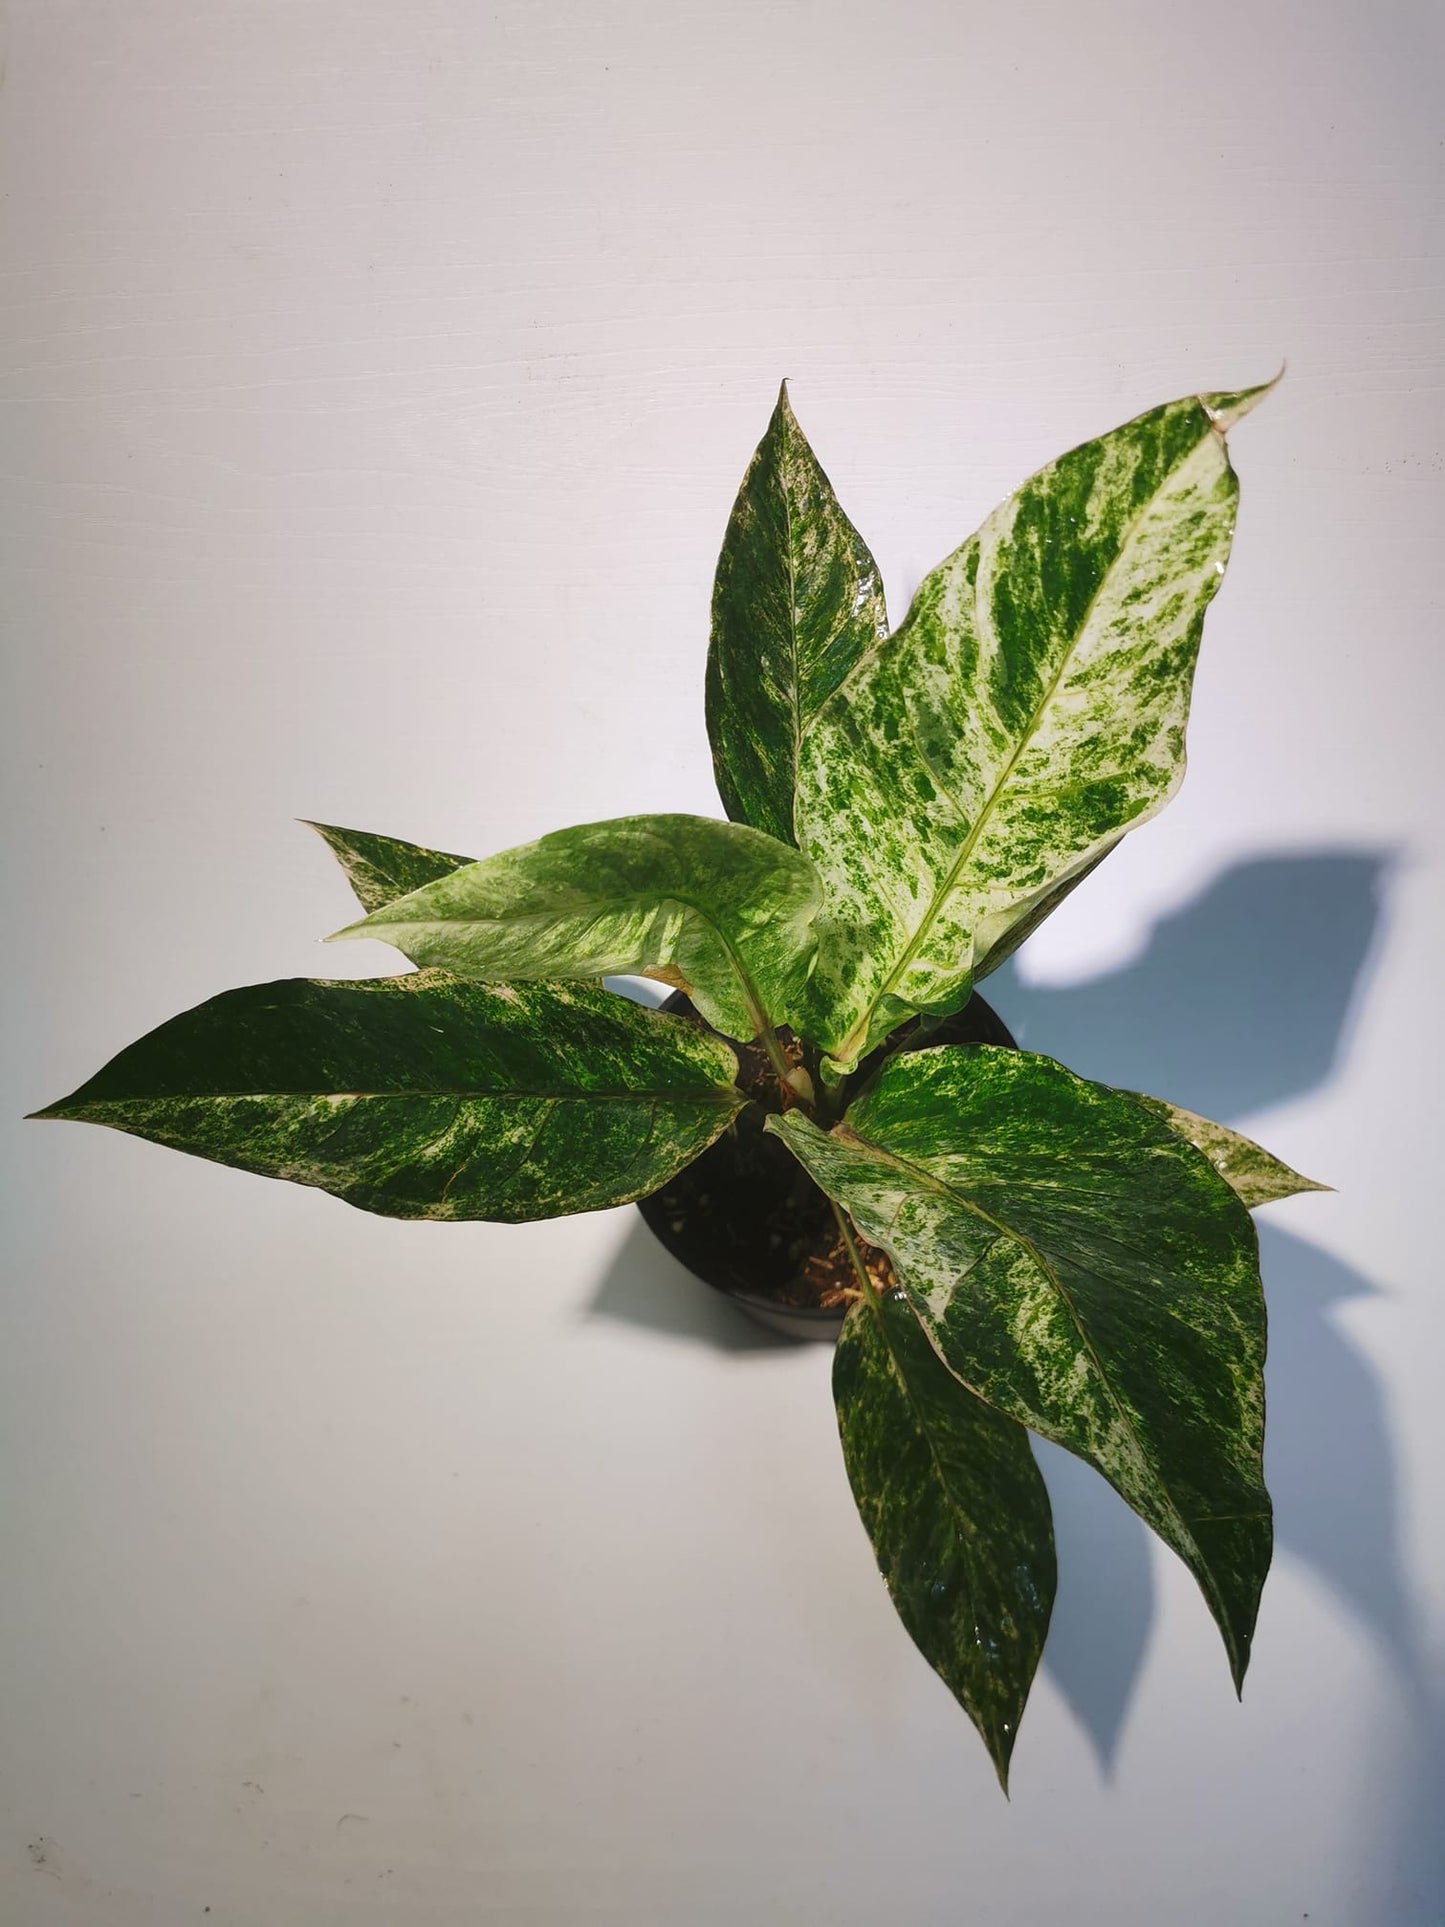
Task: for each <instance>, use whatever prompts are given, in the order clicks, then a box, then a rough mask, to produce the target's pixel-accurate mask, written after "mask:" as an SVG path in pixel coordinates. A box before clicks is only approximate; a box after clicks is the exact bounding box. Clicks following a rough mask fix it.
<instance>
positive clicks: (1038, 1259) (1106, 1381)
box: [833, 1123, 1232, 1620]
mask: <svg viewBox="0 0 1445 1927" xmlns="http://www.w3.org/2000/svg"><path fill="white" fill-rule="evenodd" d="M833 1135H834V1136H835V1137H838V1138H839V1139H841V1140H842V1141H843V1142H844V1143H851V1144H854V1145H856V1146H857V1147H858V1148H859V1149H860V1150H864V1151H868V1152H870V1153H871V1154H872V1155H874V1156H875V1157H879V1158H881V1159H882V1160H883V1161H884V1162H885V1163H888V1164H892V1165H894V1166H896V1167H897V1168H898V1169H899V1170H900V1171H904V1172H906V1173H907V1174H908V1175H909V1177H910V1178H913V1179H916V1180H918V1181H920V1182H921V1183H922V1184H923V1185H924V1186H925V1187H926V1188H928V1189H930V1190H933V1191H937V1192H940V1193H942V1195H943V1196H945V1197H946V1198H948V1199H949V1200H950V1202H952V1203H955V1204H959V1205H962V1206H963V1208H964V1209H965V1210H967V1211H971V1212H972V1213H973V1214H974V1216H975V1217H977V1218H980V1219H982V1221H983V1222H984V1223H985V1224H987V1225H989V1226H990V1227H991V1228H992V1229H993V1230H994V1231H995V1232H996V1233H997V1234H998V1236H999V1237H1002V1238H1007V1239H1008V1240H1009V1241H1010V1242H1011V1243H1013V1244H1016V1245H1020V1246H1021V1247H1022V1248H1023V1249H1024V1250H1025V1251H1027V1252H1028V1254H1029V1256H1030V1257H1031V1258H1032V1259H1033V1260H1034V1262H1035V1263H1036V1264H1037V1265H1038V1266H1039V1269H1040V1270H1041V1271H1042V1272H1043V1274H1044V1276H1045V1278H1047V1279H1048V1281H1049V1283H1050V1284H1051V1285H1052V1286H1053V1288H1054V1290H1055V1291H1056V1292H1057V1294H1058V1296H1059V1299H1060V1301H1061V1302H1062V1304H1063V1306H1064V1309H1065V1310H1066V1311H1067V1313H1068V1315H1069V1320H1070V1322H1071V1324H1072V1325H1073V1327H1074V1330H1075V1331H1076V1332H1077V1334H1078V1338H1079V1342H1080V1344H1081V1345H1082V1346H1083V1348H1084V1350H1085V1352H1086V1353H1087V1354H1088V1357H1089V1360H1090V1362H1091V1363H1092V1365H1093V1367H1094V1369H1095V1371H1096V1373H1097V1374H1098V1378H1099V1382H1100V1384H1101V1385H1102V1387H1103V1389H1104V1392H1105V1395H1106V1397H1107V1398H1108V1401H1109V1404H1110V1405H1111V1407H1112V1408H1113V1409H1114V1411H1115V1412H1116V1414H1117V1415H1118V1417H1119V1418H1120V1420H1121V1421H1122V1423H1123V1425H1124V1428H1125V1430H1126V1432H1127V1433H1128V1436H1129V1440H1130V1442H1131V1444H1132V1445H1133V1447H1134V1450H1135V1452H1136V1453H1137V1454H1138V1456H1139V1459H1140V1461H1141V1462H1142V1463H1143V1465H1144V1466H1145V1467H1146V1468H1147V1469H1148V1470H1149V1472H1150V1473H1151V1474H1152V1476H1153V1477H1154V1479H1155V1480H1156V1481H1157V1482H1158V1487H1159V1490H1160V1492H1161V1493H1162V1494H1163V1495H1164V1497H1165V1499H1166V1500H1167V1501H1168V1504H1169V1510H1170V1511H1171V1513H1172V1514H1173V1515H1174V1517H1175V1519H1176V1520H1177V1521H1178V1523H1179V1527H1180V1530H1181V1532H1182V1534H1183V1536H1184V1537H1185V1538H1186V1539H1187V1540H1188V1542H1189V1544H1190V1545H1191V1546H1192V1547H1193V1548H1194V1551H1195V1554H1196V1556H1197V1557H1198V1558H1199V1559H1200V1562H1201V1566H1202V1567H1203V1570H1204V1571H1205V1572H1208V1570H1209V1568H1208V1567H1207V1566H1206V1565H1204V1563H1203V1553H1202V1551H1201V1549H1200V1547H1199V1545H1198V1543H1197V1541H1196V1540H1195V1538H1194V1534H1193V1533H1192V1532H1191V1531H1190V1529H1189V1525H1190V1521H1189V1517H1188V1516H1187V1515H1186V1514H1185V1513H1183V1512H1181V1511H1180V1509H1179V1504H1178V1502H1177V1500H1176V1499H1175V1497H1174V1494H1173V1492H1172V1491H1171V1490H1170V1487H1169V1484H1168V1482H1167V1481H1166V1480H1165V1478H1164V1475H1163V1473H1162V1472H1161V1471H1160V1470H1159V1467H1158V1466H1157V1464H1156V1463H1155V1461H1154V1457H1153V1454H1152V1453H1151V1452H1150V1451H1149V1450H1148V1449H1147V1447H1146V1446H1145V1443H1144V1441H1143V1440H1142V1439H1141V1438H1140V1437H1139V1434H1138V1431H1137V1429H1136V1427H1135V1424H1134V1420H1133V1416H1132V1414H1131V1413H1130V1411H1129V1409H1128V1407H1127V1406H1126V1405H1125V1404H1124V1403H1123V1402H1122V1400H1121V1399H1120V1397H1119V1394H1118V1393H1117V1392H1116V1391H1115V1389H1114V1386H1113V1383H1112V1381H1111V1379H1110V1377H1109V1374H1108V1373H1107V1372H1106V1371H1105V1369H1104V1366H1103V1362H1102V1360H1101V1359H1100V1357H1099V1354H1098V1352H1097V1351H1096V1349H1095V1347H1094V1343H1093V1340H1092V1339H1091V1338H1090V1336H1089V1333H1088V1331H1087V1329H1086V1328H1085V1326H1084V1324H1083V1322H1082V1320H1081V1318H1080V1316H1079V1312H1078V1309H1077V1307H1076V1306H1075V1304H1074V1301H1073V1299H1072V1298H1071V1297H1070V1295H1069V1292H1068V1289H1067V1287H1066V1286H1065V1285H1064V1283H1063V1281H1062V1279H1061V1278H1060V1277H1059V1275H1058V1272H1057V1271H1056V1269H1055V1268H1054V1266H1053V1264H1052V1263H1051V1262H1050V1261H1049V1259H1048V1258H1046V1257H1045V1256H1044V1253H1043V1252H1042V1251H1041V1250H1040V1249H1039V1247H1038V1246H1037V1245H1036V1244H1035V1243H1034V1241H1033V1240H1032V1239H1031V1238H1029V1237H1027V1236H1026V1235H1025V1234H1024V1233H1023V1232H1020V1231H1016V1230H1014V1229H1012V1228H1011V1227H1010V1226H1009V1225H1007V1224H1004V1223H1002V1222H1001V1221H1000V1220H999V1219H998V1218H995V1217H994V1216H993V1215H992V1214H991V1213H990V1212H987V1211H985V1210H984V1209H983V1207H982V1206H981V1205H979V1204H976V1203H975V1202H974V1201H973V1199H972V1198H970V1197H968V1196H967V1195H966V1194H965V1193H963V1192H961V1191H956V1190H955V1189H954V1188H953V1186H952V1185H951V1184H949V1183H947V1182H946V1181H945V1180H944V1179H942V1178H939V1177H936V1176H935V1175H934V1173H933V1172H931V1171H930V1170H928V1169H927V1167H926V1166H924V1165H919V1164H914V1163H913V1162H911V1160H910V1159H908V1158H904V1157H900V1156H898V1154H897V1153H896V1152H894V1151H889V1150H887V1149H886V1148H885V1147H884V1146H883V1145H881V1144H878V1143H877V1142H876V1141H875V1140H874V1139H872V1138H864V1137H860V1136H859V1135H858V1134H857V1132H856V1131H852V1130H850V1129H849V1128H848V1126H847V1124H846V1123H844V1124H840V1125H838V1126H836V1127H835V1129H834V1132H833ZM924 1329H925V1330H927V1327H926V1326H925V1327H924ZM930 1342H931V1341H930ZM936 1349H937V1347H936V1346H935V1350H936ZM940 1356H942V1354H941V1353H940ZM944 1363H945V1364H947V1363H948V1361H947V1360H946V1359H945V1360H944ZM950 1369H952V1368H951V1367H950ZM969 1390H970V1391H973V1390H974V1388H973V1387H972V1386H970V1387H969ZM975 1396H976V1397H982V1396H983V1395H982V1393H978V1392H975ZM1009 1416H1012V1415H1011V1414H1010V1415H1009ZM1201 1522H1202V1521H1201ZM1210 1589H1211V1591H1214V1588H1213V1582H1212V1579H1211V1581H1210ZM1215 1596H1216V1597H1218V1594H1217V1592H1216V1593H1215ZM1223 1603H1224V1602H1223V1600H1222V1599H1221V1600H1220V1604H1221V1606H1222V1605H1223ZM1226 1617H1227V1618H1230V1619H1231V1620H1232V1615H1228V1614H1226Z"/></svg>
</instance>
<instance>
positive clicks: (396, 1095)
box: [40, 972, 743, 1222]
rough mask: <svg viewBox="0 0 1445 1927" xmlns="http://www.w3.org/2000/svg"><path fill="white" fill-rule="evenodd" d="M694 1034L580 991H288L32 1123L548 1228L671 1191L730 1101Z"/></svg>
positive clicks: (219, 1013) (439, 987)
mask: <svg viewBox="0 0 1445 1927" xmlns="http://www.w3.org/2000/svg"><path fill="white" fill-rule="evenodd" d="M736 1070H737V1063H736V1059H735V1058H734V1057H733V1054H732V1052H731V1051H730V1050H729V1049H728V1048H727V1046H726V1045H725V1044H723V1043H722V1042H721V1041H720V1040H718V1039H717V1038H713V1037H709V1036H708V1035H707V1034H706V1033H705V1032H704V1031H702V1030H701V1029H700V1028H699V1027H698V1026H697V1025H696V1024H691V1023H687V1022H685V1021H683V1020H682V1019H680V1018H673V1017H664V1016H661V1015H660V1014H658V1013H657V1012H653V1011H645V1010H642V1009H641V1008H640V1007H639V1006H637V1005H635V1004H630V1003H628V1002H626V1001H625V1000H624V999H623V998H620V997H614V996H612V995H611V994H610V993H609V992H607V991H604V990H597V989H592V988H589V987H584V986H581V985H576V986H572V985H560V984H528V985H521V986H517V987H515V988H513V987H509V986H507V985H496V986H490V985H484V984H473V983H459V982H457V981H456V980H454V979H452V978H449V977H445V976H442V975H441V974H440V973H435V972H422V973H420V974H418V975H411V974H407V975H405V976H401V977H384V978H380V979H377V980H374V981H371V982H357V983H323V982H313V981H310V980H308V979H304V978H299V979H290V980H287V981H283V982H280V983H273V984H255V985H252V986H250V987H248V988H246V989H244V990H231V991H227V992H225V993H224V995H222V996H220V997H213V998H212V999H211V1000H210V1001H209V1002H208V1003H204V1004H201V1005H198V1006H197V1008H196V1009H194V1010H189V1011H186V1012H185V1013H184V1015H182V1016H180V1017H174V1018H172V1019H171V1021H170V1022H169V1023H166V1024H162V1025H161V1026H160V1028H159V1029H157V1030H153V1031H151V1032H150V1034H149V1035H148V1036H146V1037H142V1038H141V1039H140V1040H139V1042H138V1043H135V1044H132V1045H131V1046H130V1048H129V1049H128V1050H123V1051H122V1052H121V1053H120V1054H119V1056H117V1057H114V1058H112V1059H111V1061H110V1063H108V1064H107V1065H106V1066H105V1068H104V1069H103V1070H102V1071H100V1072H98V1073H97V1074H96V1076H94V1077H93V1078H91V1080H90V1081H89V1083H87V1084H83V1085H82V1086H81V1088H80V1089H79V1090H78V1091H76V1092H75V1093H74V1095H73V1096H71V1097H68V1098H65V1099H63V1100H62V1101H61V1102H60V1103H59V1104H55V1105H52V1106H51V1107H50V1109H49V1110H47V1111H43V1112H41V1113H40V1115H41V1116H43V1117H61V1118H78V1119H82V1120H84V1121H86V1122H88V1123H92V1124H109V1125H113V1126H114V1127H115V1128H116V1129H117V1130H121V1131H130V1132H133V1133H134V1134H135V1135H136V1136H138V1137H145V1138H151V1139H153V1140H154V1141H155V1142H156V1143H158V1144H166V1145H169V1146H171V1148H172V1149H174V1150H177V1151H190V1152H193V1153H194V1154H195V1155H196V1156H198V1157H204V1158H211V1159H214V1160H215V1161H216V1162H217V1163H220V1164H230V1165H236V1166H238V1167H239V1168H240V1169H241V1170H243V1171H255V1172H259V1173H261V1174H262V1175H264V1176H266V1177H273V1178H289V1179H290V1180H291V1181H292V1182H293V1183H295V1184H311V1185H319V1186H320V1187H321V1189H322V1190H325V1191H330V1192H333V1193H334V1194H335V1195H336V1196H337V1197H340V1198H344V1199H345V1200H346V1202H347V1203H348V1204H354V1205H359V1206H360V1207H361V1208H362V1209H363V1210H366V1211H376V1212H380V1213H381V1214H382V1215H383V1216H384V1217H390V1218H491V1219H501V1220H504V1221H509V1222H510V1221H514V1220H518V1219H527V1218H550V1217H557V1216H560V1215H562V1214H564V1213H567V1212H573V1211H595V1210H598V1209H600V1208H601V1207H602V1206H605V1205H613V1204H624V1203H626V1202H628V1201H629V1200H631V1199H633V1198H638V1197H641V1196H643V1195H644V1194H645V1193H647V1192H649V1191H652V1190H654V1189H655V1188H656V1187H657V1186H658V1185H659V1184H663V1183H665V1182H666V1181H667V1179H668V1178H670V1177H672V1176H673V1174H674V1173H675V1172H677V1171H679V1170H681V1168H682V1167H683V1165H685V1164H687V1163H690V1162H691V1160H692V1159H693V1158H694V1157H696V1156H697V1155H698V1153H699V1152H701V1151H703V1150H704V1149H705V1148H706V1147H707V1146H708V1145H709V1144H711V1143H712V1141H713V1139H714V1138H715V1137H717V1136H718V1135H719V1133H720V1132H721V1131H722V1130H723V1129H724V1128H725V1127H726V1125H727V1124H728V1122H729V1120H730V1119H731V1118H732V1117H733V1116H734V1115H735V1114H736V1112H737V1110H738V1108H739V1107H740V1105H741V1104H742V1102H743V1100H742V1096H741V1094H740V1093H739V1092H738V1091H736V1090H734V1089H733V1088H732V1079H733V1077H734V1076H735V1074H736Z"/></svg>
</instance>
